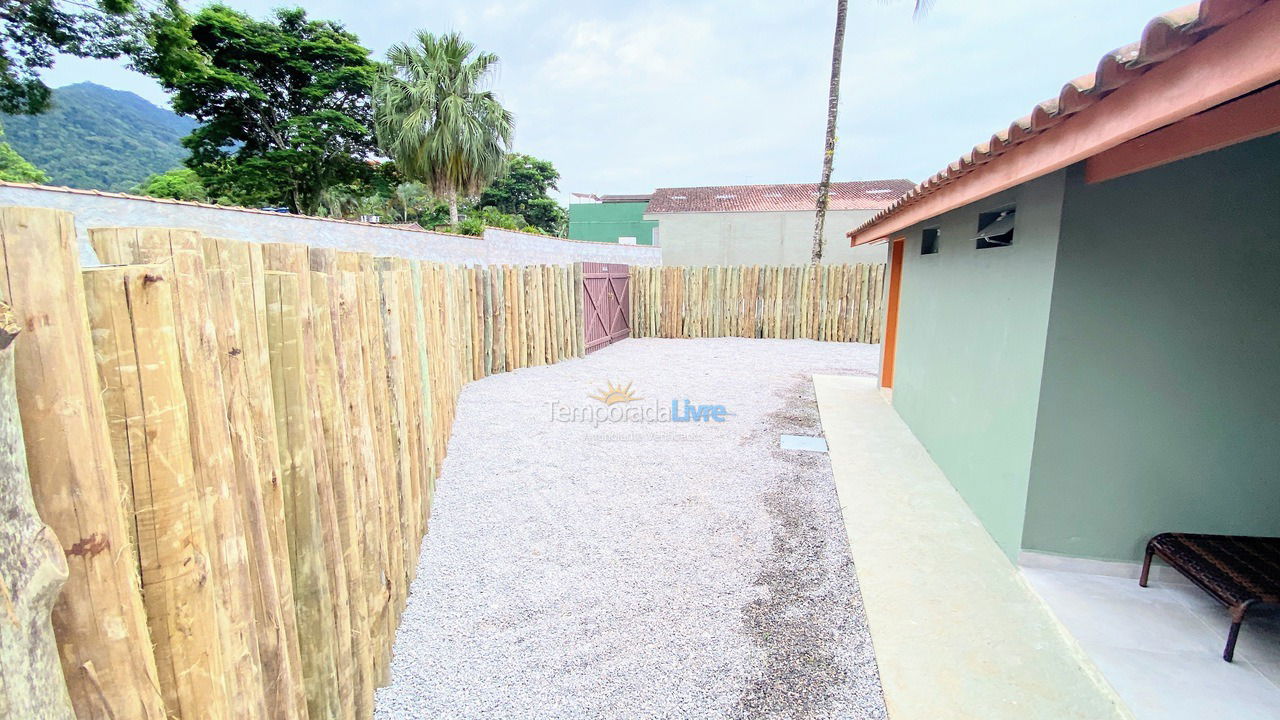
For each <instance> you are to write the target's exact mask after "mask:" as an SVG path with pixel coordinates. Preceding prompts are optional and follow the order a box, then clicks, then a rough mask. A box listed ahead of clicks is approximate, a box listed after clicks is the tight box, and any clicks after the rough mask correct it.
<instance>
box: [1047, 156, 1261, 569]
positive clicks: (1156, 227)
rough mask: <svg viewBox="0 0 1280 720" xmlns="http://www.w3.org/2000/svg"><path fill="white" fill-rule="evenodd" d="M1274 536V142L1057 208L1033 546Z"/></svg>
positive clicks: (1088, 553) (1092, 550) (1103, 553)
mask: <svg viewBox="0 0 1280 720" xmlns="http://www.w3.org/2000/svg"><path fill="white" fill-rule="evenodd" d="M1165 530H1180V531H1189V532H1195V531H1200V532H1222V533H1238V534H1261V535H1280V136H1272V137H1269V138H1263V139H1259V140H1254V141H1252V142H1249V143H1245V144H1241V145H1237V146H1234V147H1231V148H1227V149H1225V150H1220V151H1217V152H1214V153H1209V154H1206V155H1202V156H1199V157H1195V158H1190V159H1188V160H1184V161H1181V162H1178V163H1174V164H1172V165H1166V166H1164V167H1160V168H1156V169H1154V170H1149V171H1147V172H1143V173H1138V174H1135V175H1130V176H1127V177H1123V178H1117V179H1115V180H1111V181H1108V182H1105V183H1099V184H1096V185H1085V184H1084V183H1083V182H1082V179H1081V174H1080V172H1079V171H1078V169H1073V172H1071V174H1070V176H1069V179H1068V182H1067V189H1066V199H1065V201H1064V207H1063V220H1062V230H1061V239H1060V242H1059V255H1058V262H1057V271H1056V276H1055V278H1054V297H1053V308H1052V312H1051V315H1050V320H1049V334H1048V341H1047V354H1046V358H1045V366H1044V384H1043V389H1042V391H1041V394H1040V415H1039V423H1038V426H1037V429H1036V443H1035V453H1034V459H1033V462H1032V473H1031V486H1030V492H1029V495H1028V501H1027V516H1026V527H1025V530H1024V535H1023V544H1024V546H1025V547H1026V548H1027V549H1029V550H1036V551H1044V552H1052V553H1063V554H1068V555H1074V556H1084V557H1093V558H1103V559H1119V560H1137V559H1138V558H1140V557H1141V553H1142V548H1143V545H1144V542H1145V541H1146V539H1147V538H1149V537H1150V536H1151V535H1153V534H1155V533H1157V532H1160V531H1165Z"/></svg>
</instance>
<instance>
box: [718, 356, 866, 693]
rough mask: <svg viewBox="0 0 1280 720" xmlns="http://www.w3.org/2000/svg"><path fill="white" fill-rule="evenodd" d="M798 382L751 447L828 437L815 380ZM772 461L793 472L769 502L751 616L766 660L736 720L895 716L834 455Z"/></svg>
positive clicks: (779, 480)
mask: <svg viewBox="0 0 1280 720" xmlns="http://www.w3.org/2000/svg"><path fill="white" fill-rule="evenodd" d="M796 377H797V380H796V382H795V383H794V384H792V385H790V386H789V387H787V388H786V389H785V390H783V391H781V392H779V393H777V394H776V397H777V398H778V400H779V401H780V403H781V405H780V407H779V408H778V409H777V410H775V411H774V412H772V413H770V414H769V415H768V416H767V418H766V420H765V423H764V425H763V427H762V428H761V429H759V430H758V431H757V432H756V433H753V434H752V435H751V436H750V437H749V438H747V440H746V441H747V442H752V443H756V442H759V443H772V444H773V446H774V447H777V444H778V437H779V436H780V435H782V434H792V435H810V436H818V435H821V434H822V425H821V421H820V419H819V417H818V405H817V400H816V398H815V395H814V389H813V382H812V380H811V379H810V376H809V375H808V374H797V376H796ZM773 455H774V457H775V458H777V459H779V460H781V461H783V463H784V465H785V468H786V469H785V470H784V471H783V472H782V473H781V474H779V475H778V476H777V477H776V479H775V481H774V483H773V487H772V488H771V489H770V490H769V491H768V492H767V493H766V494H765V495H764V496H763V498H762V500H763V503H764V506H765V509H766V510H767V512H768V513H769V516H770V519H771V522H772V530H773V544H772V548H771V549H770V552H769V555H768V556H767V557H766V558H765V559H764V565H763V567H762V569H761V571H760V574H759V575H758V576H757V577H756V578H755V584H756V585H757V586H758V587H760V588H761V589H762V590H763V597H761V598H760V599H759V600H756V601H754V602H751V603H749V604H747V605H746V606H744V607H743V608H742V617H743V622H744V624H745V626H746V628H747V630H748V632H749V633H750V634H751V636H752V638H753V639H754V640H755V642H756V644H757V645H758V646H759V647H760V649H761V651H762V661H761V666H760V667H759V669H758V672H757V673H755V674H754V675H753V677H752V678H751V679H750V681H749V683H748V685H747V687H745V688H744V689H743V691H742V695H741V696H740V698H739V700H738V705H737V707H736V708H735V713H734V716H741V717H749V718H765V717H768V718H777V717H793V718H824V717H851V716H852V717H858V718H883V717H886V712H885V708H884V699H883V697H882V695H881V693H880V684H879V677H878V672H877V670H876V666H875V656H874V653H873V651H872V650H871V646H870V639H869V637H868V636H867V634H866V627H865V621H864V620H863V615H862V612H861V610H862V609H861V607H860V601H859V599H858V598H859V596H858V589H857V577H856V574H855V571H854V565H853V561H852V560H851V559H850V557H849V548H848V543H847V541H846V540H845V537H846V535H845V532H844V522H843V519H842V518H841V516H840V508H839V505H838V502H837V500H836V497H835V488H834V484H833V481H832V479H831V468H830V463H829V461H828V458H827V455H826V454H825V453H814V452H804V451H787V450H781V449H775V450H774V451H773ZM851 636H852V637H853V639H854V642H852V643H851V642H850V640H851ZM858 636H861V638H865V639H863V640H861V642H859V641H858ZM851 645H852V646H853V647H854V650H855V651H854V652H853V653H850V652H849V651H848V648H849V647H850V646H851ZM850 655H853V656H852V657H850ZM851 713H856V714H853V715H851Z"/></svg>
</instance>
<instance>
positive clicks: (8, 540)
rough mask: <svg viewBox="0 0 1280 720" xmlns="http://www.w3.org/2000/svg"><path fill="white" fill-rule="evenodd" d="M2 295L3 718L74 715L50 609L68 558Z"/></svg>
mask: <svg viewBox="0 0 1280 720" xmlns="http://www.w3.org/2000/svg"><path fill="white" fill-rule="evenodd" d="M21 330H22V326H21V325H19V324H18V321H17V318H16V317H14V315H13V312H12V311H11V310H10V308H9V305H8V304H7V303H4V302H3V301H0V517H3V518H4V519H5V522H3V523H0V591H3V597H4V598H5V600H6V601H7V605H8V607H9V612H8V616H9V617H8V619H7V621H0V717H12V718H50V720H71V718H74V717H75V714H74V712H73V710H72V708H71V697H70V696H69V695H68V694H67V684H66V681H65V680H63V678H62V665H61V663H59V661H58V643H57V640H55V639H54V637H53V625H52V624H51V622H50V613H52V611H53V603H54V602H55V601H56V600H57V599H58V591H60V590H61V589H62V585H63V583H65V582H66V581H67V558H66V556H65V555H63V553H62V545H60V544H59V543H58V538H57V536H56V535H54V534H53V530H51V529H50V528H49V526H48V525H45V524H44V521H43V520H41V519H40V516H39V515H38V514H36V506H35V501H34V500H33V499H32V497H31V481H30V479H29V478H28V476H27V449H26V446H25V445H24V444H23V442H22V418H21V417H19V416H18V395H17V391H16V389H15V387H14V377H13V341H14V339H16V338H17V337H18V334H19V333H20V332H21Z"/></svg>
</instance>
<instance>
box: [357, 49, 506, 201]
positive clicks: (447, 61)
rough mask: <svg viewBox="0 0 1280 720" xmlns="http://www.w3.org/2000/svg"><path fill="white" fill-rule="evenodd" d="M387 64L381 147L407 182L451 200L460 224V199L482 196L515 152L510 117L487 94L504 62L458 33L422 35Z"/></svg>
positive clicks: (380, 105)
mask: <svg viewBox="0 0 1280 720" xmlns="http://www.w3.org/2000/svg"><path fill="white" fill-rule="evenodd" d="M387 59H388V60H389V62H390V67H388V68H386V69H385V70H384V71H383V72H382V73H381V75H380V76H379V79H378V82H377V85H376V86H375V88H374V100H373V105H374V126H375V128H376V130H377V137H378V145H379V147H381V148H382V150H383V152H385V153H387V154H388V155H390V156H391V157H392V158H394V159H395V161H396V165H397V166H399V168H400V171H401V172H402V173H404V175H405V177H406V178H408V179H410V180H415V181H417V182H421V183H425V184H426V185H428V186H429V187H431V189H432V190H433V191H434V192H435V193H436V194H437V195H441V196H444V197H445V198H446V199H448V201H449V222H450V224H453V225H457V224H458V197H459V195H464V196H465V195H476V194H478V193H480V191H482V190H484V188H485V186H486V185H488V183H489V182H490V181H491V180H493V178H494V177H496V176H497V175H498V174H499V172H500V171H501V170H502V168H503V167H504V163H505V158H506V152H507V148H508V147H509V146H510V145H511V134H512V126H513V124H514V121H513V119H512V116H511V113H510V112H508V111H507V110H506V108H504V107H502V104H501V103H499V102H498V99H497V97H496V96H494V94H493V92H492V91H491V90H486V89H482V88H483V86H484V85H485V84H486V83H487V82H488V81H489V78H490V76H491V75H492V74H493V72H494V71H495V70H496V69H497V67H498V56H497V55H494V54H493V53H486V52H480V53H477V52H476V49H475V45H473V44H472V43H469V42H467V41H466V40H463V39H462V36H461V35H459V34H458V33H449V34H447V35H443V36H440V37H437V36H435V35H432V34H431V33H429V32H425V31H421V32H419V33H418V36H417V44H416V45H412V46H411V45H406V44H399V45H395V46H393V47H392V48H391V50H390V51H388V53H387Z"/></svg>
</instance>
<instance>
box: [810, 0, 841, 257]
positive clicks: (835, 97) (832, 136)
mask: <svg viewBox="0 0 1280 720" xmlns="http://www.w3.org/2000/svg"><path fill="white" fill-rule="evenodd" d="M848 11H849V3H848V0H836V41H835V45H834V47H832V49H831V90H830V93H829V95H828V96H827V146H826V152H825V153H823V155H822V180H821V181H819V183H818V211H817V213H815V214H814V221H813V256H812V257H811V258H810V262H812V263H814V264H815V265H816V264H817V263H819V262H821V261H822V230H823V226H824V225H825V224H826V222H827V203H828V201H829V199H830V195H831V161H832V159H834V158H835V154H836V110H837V109H839V107H840V60H841V59H842V58H843V56H844V19H845V16H846V15H847V14H848Z"/></svg>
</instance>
